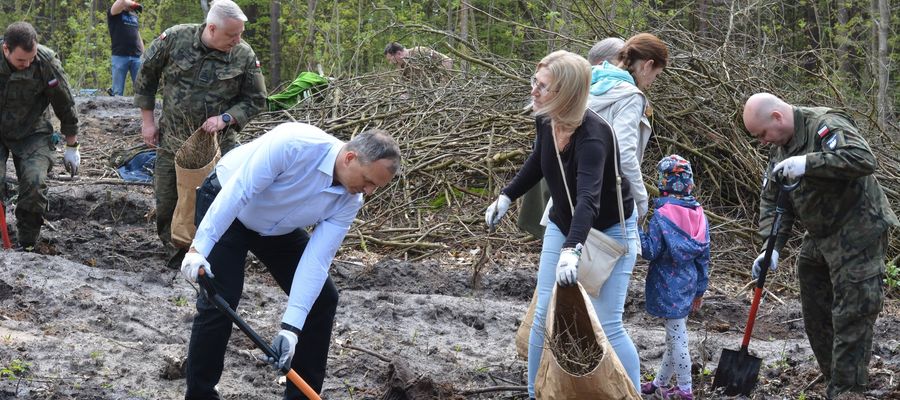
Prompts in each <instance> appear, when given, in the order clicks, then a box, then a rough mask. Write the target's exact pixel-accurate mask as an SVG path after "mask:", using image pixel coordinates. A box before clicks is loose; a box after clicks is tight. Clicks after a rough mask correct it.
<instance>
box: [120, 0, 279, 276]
mask: <svg viewBox="0 0 900 400" xmlns="http://www.w3.org/2000/svg"><path fill="white" fill-rule="evenodd" d="M245 21H247V17H246V16H245V15H244V13H243V12H242V11H241V9H240V8H239V7H238V6H237V5H236V4H235V3H234V2H232V1H231V0H218V1H216V2H215V3H213V5H212V7H211V8H210V11H209V13H208V14H207V17H206V23H205V24H202V25H200V24H184V25H176V26H173V27H171V28H169V29H167V30H166V31H165V32H163V33H162V34H161V35H160V36H159V37H158V38H157V39H155V40H154V41H153V43H152V44H151V45H150V49H149V50H148V51H147V52H146V53H145V54H144V59H143V64H142V65H141V69H140V72H139V73H138V78H137V83H136V84H135V95H134V103H135V105H136V106H137V107H140V108H141V118H142V126H141V135H142V136H143V139H144V143H146V144H147V145H148V146H151V147H154V146H158V147H159V148H158V151H157V159H156V168H155V170H154V191H155V193H156V229H157V234H158V235H159V238H160V239H161V240H162V241H163V243H164V244H166V245H171V237H172V228H171V226H172V215H173V213H174V211H175V204H176V202H177V200H178V193H177V185H176V180H175V151H177V150H178V148H179V147H180V146H181V143H183V142H184V141H185V140H186V139H187V138H188V137H189V136H190V135H191V133H193V132H194V131H195V130H196V129H197V128H202V129H203V130H204V131H206V132H209V133H210V134H216V132H220V131H224V133H223V134H222V135H221V136H219V143H220V145H221V147H222V152H223V153H225V152H227V151H228V150H231V149H232V148H234V147H235V146H236V145H237V140H236V138H235V130H240V129H241V128H242V127H243V126H244V125H246V124H247V122H249V121H250V119H251V118H253V116H254V115H256V114H257V113H258V112H259V111H260V110H261V109H262V108H263V107H264V106H265V104H266V86H265V81H264V80H263V76H262V73H261V72H260V68H259V61H258V60H257V59H256V54H255V53H254V52H253V49H251V48H250V45H249V44H247V43H246V42H244V41H243V40H241V34H242V33H243V31H244V22H245ZM160 83H163V84H164V85H163V88H162V92H163V110H162V116H161V118H160V121H159V125H158V126H157V123H156V122H155V120H154V117H153V109H154V106H155V99H154V96H155V95H156V92H157V89H158V88H159V86H160ZM183 255H184V253H183V249H182V250H181V251H179V252H178V253H176V255H175V256H173V257H172V259H170V262H169V265H170V267H173V268H177V267H178V265H180V264H181V257H183Z"/></svg>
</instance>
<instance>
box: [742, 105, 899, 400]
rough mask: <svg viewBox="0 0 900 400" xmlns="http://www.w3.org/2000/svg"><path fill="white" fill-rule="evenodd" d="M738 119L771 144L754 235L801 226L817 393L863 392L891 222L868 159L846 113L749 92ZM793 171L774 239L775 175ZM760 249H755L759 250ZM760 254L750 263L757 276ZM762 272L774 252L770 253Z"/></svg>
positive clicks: (782, 234) (783, 238)
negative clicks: (822, 387) (824, 383)
mask: <svg viewBox="0 0 900 400" xmlns="http://www.w3.org/2000/svg"><path fill="white" fill-rule="evenodd" d="M744 125H745V126H746V128H747V130H748V131H750V134H751V135H752V136H753V137H756V138H758V139H759V140H760V142H761V143H763V144H768V143H771V144H773V145H774V146H772V148H771V150H770V152H769V167H768V168H767V171H766V177H767V179H766V180H764V182H763V190H762V196H761V204H760V223H759V233H760V235H763V238H764V239H766V240H775V250H777V251H780V250H781V249H782V248H784V245H785V243H786V242H787V240H788V236H789V235H790V232H791V225H792V224H793V222H794V219H795V218H797V219H799V221H800V222H801V223H802V224H803V226H804V227H805V228H806V233H805V235H804V236H803V245H802V248H801V250H800V256H799V258H798V261H797V275H798V276H799V280H800V298H801V303H802V306H803V320H804V325H805V327H806V334H807V336H808V338H809V343H810V346H811V347H812V350H813V353H815V356H816V360H817V361H818V363H819V368H820V369H821V370H822V374H823V375H825V377H826V378H827V379H828V381H829V383H828V389H827V396H828V397H829V398H833V397H835V396H838V395H840V394H842V393H847V394H848V395H849V394H850V393H851V392H864V391H865V388H866V385H867V383H868V370H867V368H868V364H869V359H870V358H871V355H872V332H873V327H874V325H875V319H876V317H877V316H878V313H879V312H880V311H881V308H882V304H883V297H884V293H883V290H882V285H881V283H882V279H883V274H884V268H885V265H884V258H885V250H886V247H887V243H888V228H889V227H890V226H898V225H900V222H898V220H897V216H896V215H894V212H893V211H891V208H890V206H889V204H888V199H887V197H886V196H885V194H884V191H883V190H882V188H881V186H880V184H879V183H878V181H877V180H876V179H875V176H874V173H875V167H876V160H875V156H874V155H873V154H872V151H871V150H870V149H869V145H868V143H866V141H865V139H864V138H863V137H862V135H861V134H860V133H859V129H858V128H857V126H856V124H855V123H854V122H853V120H852V119H851V118H850V116H848V115H847V114H845V113H843V112H841V111H838V110H833V109H829V108H822V107H817V108H807V107H794V106H791V105H790V104H787V103H785V102H784V101H782V100H781V99H779V98H778V97H775V96H774V95H771V94H768V93H758V94H755V95H753V96H751V97H750V98H749V99H748V100H747V103H746V104H745V106H744ZM773 174H780V175H781V176H784V177H786V178H788V179H797V178H799V177H803V179H802V182H801V183H800V187H799V188H797V190H795V191H793V192H790V194H785V195H788V196H789V200H790V201H789V206H788V208H787V210H785V213H784V217H783V223H782V224H781V226H780V228H779V230H778V233H777V235H776V237H774V238H772V237H766V236H767V235H768V234H769V233H770V230H771V227H772V222H773V218H774V213H775V212H774V210H775V195H776V193H777V191H778V184H777V183H776V182H775V179H772V178H773V177H774V176H775V175H773ZM763 247H765V246H763ZM762 258H764V255H760V256H759V257H758V258H757V260H756V262H755V263H754V275H755V274H756V273H758V270H759V263H760V262H761V261H762ZM772 258H773V259H772V260H771V262H772V263H771V266H772V269H773V270H774V268H775V267H776V266H777V261H778V253H777V252H775V253H774V254H773V257H772Z"/></svg>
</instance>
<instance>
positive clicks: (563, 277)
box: [556, 243, 581, 287]
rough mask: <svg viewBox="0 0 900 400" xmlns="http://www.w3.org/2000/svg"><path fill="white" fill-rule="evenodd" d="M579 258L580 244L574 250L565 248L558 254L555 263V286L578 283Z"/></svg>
mask: <svg viewBox="0 0 900 400" xmlns="http://www.w3.org/2000/svg"><path fill="white" fill-rule="evenodd" d="M579 258H581V243H579V244H578V245H577V246H575V248H574V249H573V248H571V247H567V248H565V249H562V250H561V251H560V252H559V261H558V262H557V263H556V284H557V285H559V286H564V287H565V286H572V285H574V284H575V282H577V281H578V259H579Z"/></svg>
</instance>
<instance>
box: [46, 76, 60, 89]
mask: <svg viewBox="0 0 900 400" xmlns="http://www.w3.org/2000/svg"><path fill="white" fill-rule="evenodd" d="M47 86H49V87H50V88H51V89H52V88H55V87H57V86H59V79H56V78H53V79H51V80H50V81H49V82H47Z"/></svg>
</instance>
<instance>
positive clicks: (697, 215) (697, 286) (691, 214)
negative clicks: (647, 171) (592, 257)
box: [640, 154, 709, 400]
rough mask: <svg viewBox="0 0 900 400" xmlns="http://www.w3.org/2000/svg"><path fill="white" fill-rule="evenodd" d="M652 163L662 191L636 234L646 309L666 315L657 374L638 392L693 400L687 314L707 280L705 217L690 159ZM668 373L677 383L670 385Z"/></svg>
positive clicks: (699, 298) (696, 307)
mask: <svg viewBox="0 0 900 400" xmlns="http://www.w3.org/2000/svg"><path fill="white" fill-rule="evenodd" d="M656 168H657V171H658V172H659V182H658V186H659V191H660V197H659V198H658V199H656V206H655V209H656V211H655V212H654V213H653V217H651V218H650V226H649V229H648V231H647V232H641V233H640V236H641V253H642V256H643V257H644V259H646V260H647V261H649V262H650V269H649V271H648V272H647V285H646V288H645V295H646V297H647V312H648V313H650V314H651V315H654V316H657V317H661V318H665V321H666V352H665V354H664V355H663V359H662V364H661V365H660V367H659V371H658V372H657V374H656V378H655V379H654V380H653V381H652V382H646V383H644V384H642V385H641V392H642V393H644V394H654V393H656V392H657V391H659V392H660V394H661V397H662V398H664V399H688V400H693V398H694V396H693V394H692V391H691V355H690V353H689V351H688V337H687V316H688V314H689V313H690V312H691V311H697V310H699V309H700V305H701V304H702V300H703V293H704V292H706V287H707V284H708V282H709V223H708V222H707V221H706V216H705V215H704V214H703V207H701V206H700V203H698V202H697V200H696V199H695V198H694V196H692V195H691V191H692V190H693V189H694V178H693V173H692V172H691V164H690V163H689V162H688V161H687V160H685V159H684V158H681V157H680V156H678V155H674V154H673V155H670V156H667V157H663V159H662V160H660V161H659V164H657V166H656ZM672 375H675V381H676V386H674V387H671V388H670V387H668V385H669V381H670V380H671V378H672Z"/></svg>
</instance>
